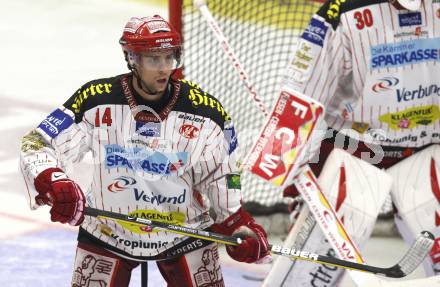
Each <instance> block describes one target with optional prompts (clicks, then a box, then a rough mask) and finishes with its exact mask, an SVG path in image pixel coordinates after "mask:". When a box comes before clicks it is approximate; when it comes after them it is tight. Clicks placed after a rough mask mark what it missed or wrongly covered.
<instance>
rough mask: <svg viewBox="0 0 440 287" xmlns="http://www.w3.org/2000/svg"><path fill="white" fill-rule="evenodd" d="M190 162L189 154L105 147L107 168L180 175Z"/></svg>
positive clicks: (112, 146)
mask: <svg viewBox="0 0 440 287" xmlns="http://www.w3.org/2000/svg"><path fill="white" fill-rule="evenodd" d="M187 162H188V153H187V152H177V153H161V152H154V151H149V150H146V149H143V148H139V147H135V148H124V147H121V146H119V145H115V144H111V145H106V146H105V166H106V167H107V168H117V167H124V168H128V169H131V170H139V171H144V172H146V173H149V174H158V175H170V174H172V173H174V174H176V173H178V174H180V173H181V171H183V168H184V167H185V165H186V163H187Z"/></svg>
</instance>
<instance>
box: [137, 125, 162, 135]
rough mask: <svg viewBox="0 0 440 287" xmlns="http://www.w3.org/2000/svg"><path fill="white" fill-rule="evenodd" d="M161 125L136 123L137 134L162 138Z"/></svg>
mask: <svg viewBox="0 0 440 287" xmlns="http://www.w3.org/2000/svg"><path fill="white" fill-rule="evenodd" d="M160 127H161V125H160V123H142V122H136V133H137V134H140V135H143V136H146V137H160Z"/></svg>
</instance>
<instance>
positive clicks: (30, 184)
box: [21, 74, 241, 258]
mask: <svg viewBox="0 0 440 287" xmlns="http://www.w3.org/2000/svg"><path fill="white" fill-rule="evenodd" d="M163 98H164V99H165V101H164V102H163V103H162V104H163V105H161V106H160V108H158V109H155V108H154V105H150V106H142V105H141V103H140V97H139V96H136V94H135V93H134V91H133V89H132V88H131V76H130V75H128V74H126V75H120V76H117V77H113V78H106V79H99V80H94V81H91V82H89V83H87V84H85V85H84V86H83V87H81V88H80V89H79V90H78V91H77V92H76V93H75V94H74V95H73V96H72V97H71V98H70V99H69V100H68V101H67V102H66V103H65V104H64V105H63V106H62V107H60V108H58V109H56V110H55V111H53V112H52V113H51V114H50V115H49V116H48V117H47V118H46V119H45V120H44V121H43V122H41V124H40V125H39V126H38V127H37V128H36V129H35V130H33V131H31V133H29V134H28V135H26V136H25V137H24V138H23V142H22V153H21V168H22V172H23V175H24V178H25V181H26V185H27V195H28V199H29V203H30V206H31V207H32V208H37V204H36V202H35V199H34V198H35V196H36V195H37V192H36V190H35V188H34V179H35V177H36V176H37V175H38V174H39V173H40V172H41V171H43V170H45V169H47V168H49V167H55V166H57V167H61V168H63V169H66V168H68V166H69V165H70V164H72V163H74V162H78V161H80V160H81V159H82V157H83V156H84V154H85V153H86V152H88V151H91V153H92V156H93V160H94V165H93V182H92V183H91V186H90V188H89V189H88V190H87V192H86V197H87V204H88V205H89V206H91V207H95V208H99V209H102V210H108V211H113V212H119V213H123V214H128V215H132V216H136V217H141V218H147V219H152V220H157V221H163V222H167V223H171V224H176V225H185V226H188V227H193V228H206V227H208V226H210V225H212V224H213V219H212V218H211V217H210V216H209V212H208V211H209V209H210V207H212V208H213V210H215V213H216V222H217V223H220V222H222V221H223V220H224V219H225V218H227V217H228V216H230V215H231V214H232V213H234V212H236V211H237V210H238V209H239V208H240V206H241V203H240V201H241V191H240V178H239V175H238V170H237V166H236V162H235V150H236V147H237V137H236V134H235V130H234V127H233V125H232V122H231V121H230V118H229V116H228V114H227V113H226V112H225V110H224V109H223V107H222V105H221V104H220V103H219V102H218V101H217V100H216V99H215V98H214V97H212V96H211V95H209V94H207V93H206V92H204V91H203V90H201V89H200V88H199V87H198V86H197V85H195V84H193V83H190V82H188V81H185V80H181V81H177V82H175V81H171V82H170V84H169V88H168V92H167V93H166V95H165V96H164V97H163ZM158 104H160V103H158ZM81 228H82V230H81V231H82V232H84V231H86V233H88V234H89V235H91V236H93V238H95V239H99V240H100V241H101V242H103V243H105V244H107V245H108V246H112V247H114V248H115V249H116V250H117V251H119V252H120V253H121V254H123V255H128V256H134V257H142V258H144V257H145V258H148V257H152V256H155V255H157V254H160V253H161V252H163V251H164V250H167V249H169V248H171V247H173V246H174V245H176V244H178V243H179V242H180V241H181V239H182V236H181V235H176V234H173V233H169V232H160V231H156V230H154V231H152V230H150V229H149V228H147V227H145V226H144V227H141V226H136V225H131V224H127V223H123V222H117V221H110V220H105V219H97V218H93V217H89V216H86V219H85V221H84V223H83V224H82V226H81Z"/></svg>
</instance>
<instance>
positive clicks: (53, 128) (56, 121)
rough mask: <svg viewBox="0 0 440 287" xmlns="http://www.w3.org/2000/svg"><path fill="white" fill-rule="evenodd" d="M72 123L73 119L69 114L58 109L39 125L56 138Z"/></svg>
mask: <svg viewBox="0 0 440 287" xmlns="http://www.w3.org/2000/svg"><path fill="white" fill-rule="evenodd" d="M72 124H73V119H72V118H71V117H70V116H69V115H68V114H66V113H65V112H63V111H62V110H60V109H56V110H55V111H53V112H52V113H51V114H50V115H49V116H48V117H47V118H46V119H45V120H44V121H42V122H41V123H40V125H39V126H38V127H39V128H40V129H41V130H42V131H44V132H45V133H46V134H47V135H48V136H49V137H51V138H55V137H56V136H57V135H59V134H60V133H61V132H62V131H64V130H65V129H67V128H68V127H70V126H71V125H72Z"/></svg>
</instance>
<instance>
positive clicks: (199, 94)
mask: <svg viewBox="0 0 440 287" xmlns="http://www.w3.org/2000/svg"><path fill="white" fill-rule="evenodd" d="M180 83H181V91H180V97H179V100H178V101H177V103H176V106H175V107H174V109H173V110H175V111H179V112H184V113H189V114H193V115H198V116H201V117H204V118H209V119H211V120H212V121H214V122H215V123H216V124H218V125H219V126H220V128H221V129H222V130H223V129H224V125H225V122H226V121H228V120H230V117H229V115H228V113H227V112H226V111H225V109H224V108H223V106H222V104H221V103H220V102H219V101H218V100H217V99H216V98H215V97H213V96H212V95H210V94H208V93H207V92H205V91H203V90H202V89H201V88H200V87H199V86H198V85H196V84H194V83H191V82H190V81H186V80H180Z"/></svg>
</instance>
